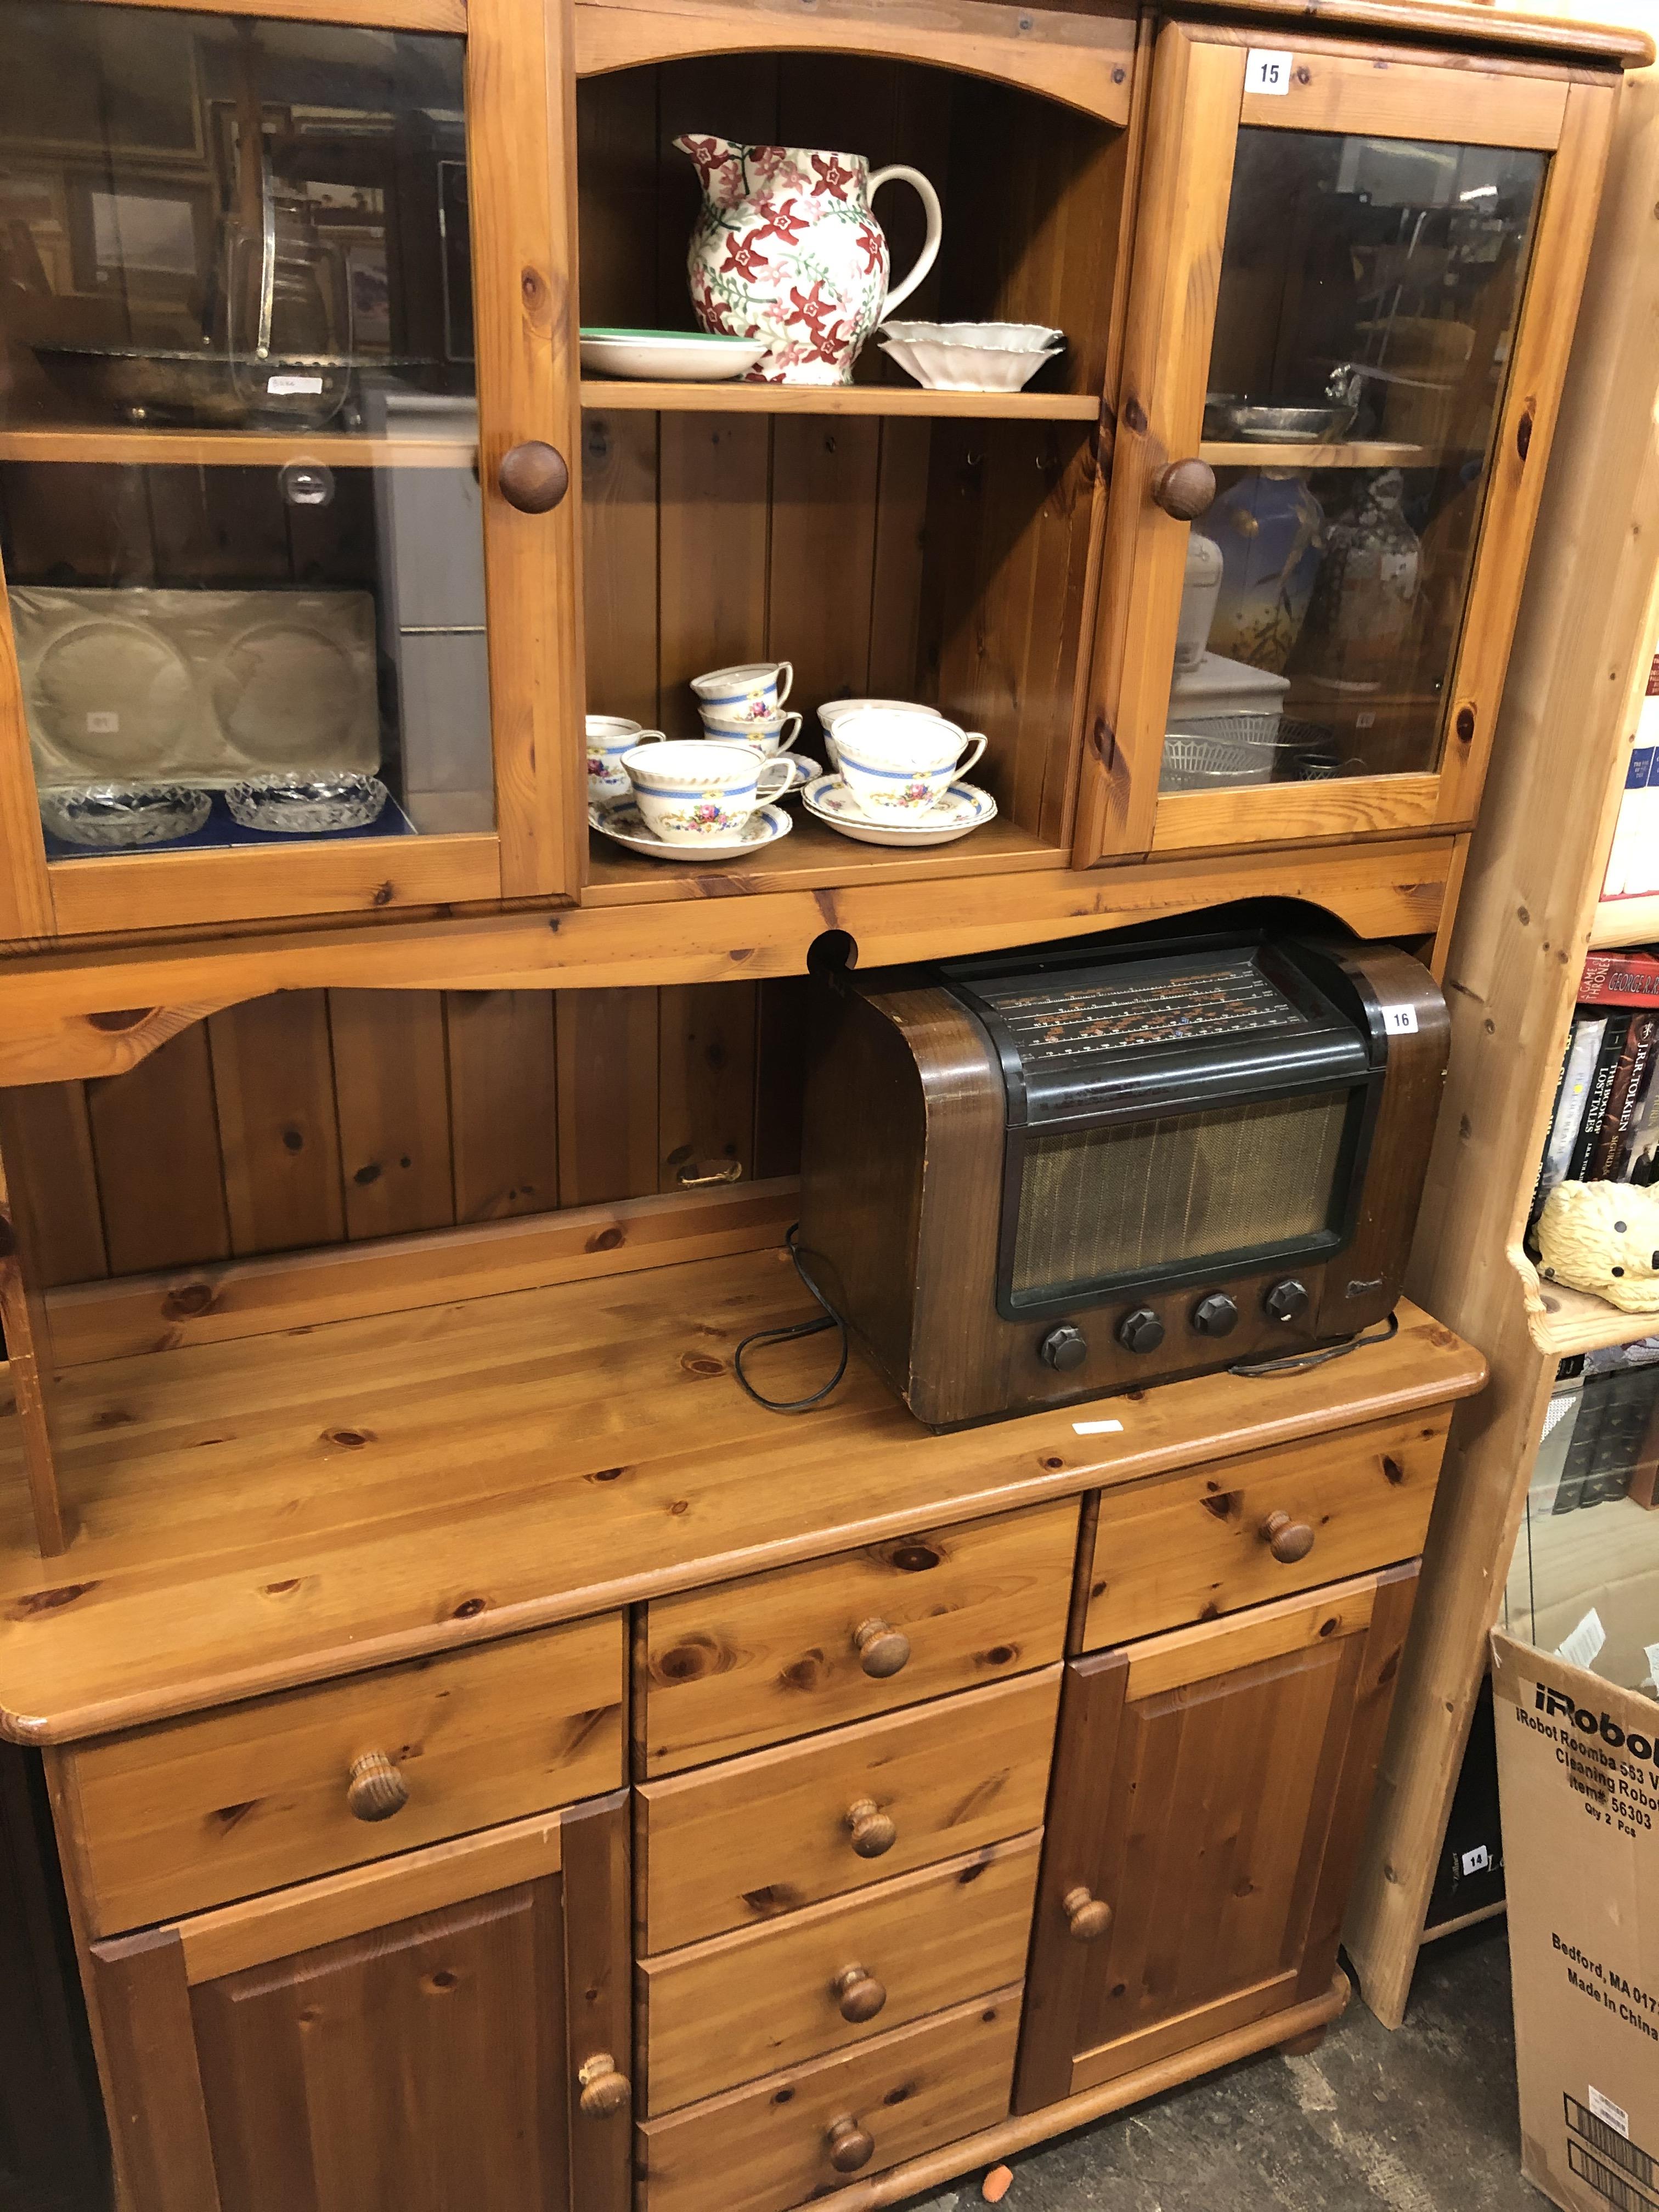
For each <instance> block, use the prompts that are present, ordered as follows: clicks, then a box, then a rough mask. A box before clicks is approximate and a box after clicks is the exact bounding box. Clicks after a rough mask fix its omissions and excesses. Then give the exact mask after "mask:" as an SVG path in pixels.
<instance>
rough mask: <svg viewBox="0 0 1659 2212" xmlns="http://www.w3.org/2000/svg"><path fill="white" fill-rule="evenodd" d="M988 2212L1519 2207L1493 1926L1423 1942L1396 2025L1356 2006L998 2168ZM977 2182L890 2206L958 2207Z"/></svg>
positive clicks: (1522, 2200)
mask: <svg viewBox="0 0 1659 2212" xmlns="http://www.w3.org/2000/svg"><path fill="white" fill-rule="evenodd" d="M1011 2163H1012V2166H1013V2169H1014V2184H1013V2187H1012V2189H1011V2190H1010V2191H1009V2192H1008V2194H1007V2196H1006V2197H1005V2198H1004V2199H1003V2203H1004V2206H1005V2208H1006V2212H1534V2208H1536V2207H1539V2206H1547V2203H1548V2200H1547V2198H1546V2197H1541V2196H1540V2195H1539V2193H1538V2191H1536V2190H1535V2189H1533V2188H1531V2187H1530V2186H1529V2185H1528V2184H1527V2183H1526V2182H1524V2181H1522V2179H1521V2173H1520V2141H1519V2130H1518V2128H1517V2124H1516V2107H1515V2039H1514V2032H1513V2025H1512V2022H1511V2019H1510V1970H1509V1950H1508V1947H1507V1944H1506V1942H1505V1939H1504V1923H1503V1921H1502V1920H1501V1919H1498V1920H1495V1921H1488V1922H1486V1923H1485V1924H1483V1925H1482V1926H1480V1927H1478V1928H1474V1929H1468V1930H1467V1931H1466V1932H1465V1933H1464V1934H1462V1935H1461V1936H1449V1937H1447V1938H1445V1939H1444V1940H1443V1941H1442V1942H1437V1943H1434V1944H1431V1946H1430V1947H1429V1948H1428V1949H1427V1950H1426V1951H1425V1953H1424V1954H1423V1957H1422V1960H1421V1962H1420V1964H1419V1967H1418V1972H1417V1982H1416V1986H1415V1988H1414V1990H1413V1997H1412V2007H1411V2011H1410V2013H1409V2015H1407V2021H1406V2025H1405V2027H1403V2028H1402V2029H1401V2031H1400V2032H1399V2033H1398V2034H1396V2035H1390V2034H1389V2033H1388V2032H1387V2030H1386V2029H1384V2028H1382V2027H1378V2026H1377V2023H1376V2021H1375V2020H1374V2019H1373V2018H1372V2017H1371V2015H1370V2013H1369V2012H1368V2011H1367V2010H1366V2009H1365V2008H1364V2005H1363V2004H1362V2003H1360V2002H1359V2001H1358V1998H1355V2000H1354V2001H1353V2002H1352V2003H1351V2004H1350V2006H1349V2008H1348V2009H1347V2012H1346V2014H1345V2015H1343V2017H1342V2018H1341V2019H1340V2021H1337V2022H1336V2023H1335V2025H1334V2027H1332V2028H1331V2029H1330V2030H1329V2032H1328V2033H1327V2035H1326V2038H1325V2040H1324V2042H1323V2043H1322V2045H1320V2047H1319V2049H1318V2050H1317V2051H1315V2052H1314V2053H1313V2054H1312V2055H1311V2057H1305V2058H1285V2057H1279V2055H1278V2054H1277V2053H1276V2052H1275V2053H1270V2054H1268V2055H1267V2056H1265V2057H1259V2058H1254V2059H1249V2060H1247V2061H1245V2062H1244V2063H1243V2064H1241V2065H1238V2066H1235V2067H1231V2068H1230V2069H1228V2070H1227V2071H1226V2072H1225V2073H1223V2074H1215V2075H1210V2076H1208V2077H1207V2078H1206V2080H1204V2081H1194V2082H1192V2083H1190V2084H1189V2085H1188V2087H1186V2088H1184V2089H1175V2090H1172V2091H1171V2092H1170V2093H1169V2095H1167V2096H1165V2097H1162V2098H1160V2099H1158V2101H1157V2102H1156V2103H1153V2104H1150V2105H1140V2106H1136V2107H1135V2108H1134V2109H1133V2111H1131V2112H1123V2113H1119V2114H1116V2115H1115V2116H1114V2117H1113V2118H1110V2119H1106V2120H1101V2121H1098V2122H1097V2124H1095V2125H1094V2126H1093V2127H1090V2128H1084V2129H1079V2131H1078V2132H1077V2133H1076V2134H1075V2135H1071V2136H1061V2137H1060V2139H1059V2140H1058V2141H1057V2142H1052V2143H1046V2144H1044V2145H1042V2147H1041V2148H1038V2149H1036V2150H1030V2151H1026V2152H1024V2154H1022V2155H1021V2156H1019V2157H1018V2158H1017V2159H1015V2160H1012V2161H1011ZM980 2179H981V2177H980V2176H979V2175H978V2174H974V2175H971V2176H970V2177H969V2179H967V2180H965V2181H963V2182H961V2183H958V2184H957V2185H955V2186H953V2187H951V2188H947V2189H945V2190H942V2191H939V2192H938V2193H937V2194H936V2195H933V2196H932V2197H924V2198H917V2199H915V2200H913V2203H912V2204H911V2206H910V2207H908V2208H907V2212H976V2208H977V2207H978V2206H979V2205H980V2204H981V2201H982V2200H981V2196H980V2188H979V2184H980Z"/></svg>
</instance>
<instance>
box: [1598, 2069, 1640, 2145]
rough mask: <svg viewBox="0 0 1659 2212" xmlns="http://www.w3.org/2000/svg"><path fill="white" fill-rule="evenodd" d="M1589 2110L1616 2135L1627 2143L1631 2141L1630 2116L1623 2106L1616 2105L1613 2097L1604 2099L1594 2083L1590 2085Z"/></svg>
mask: <svg viewBox="0 0 1659 2212" xmlns="http://www.w3.org/2000/svg"><path fill="white" fill-rule="evenodd" d="M1589 2108H1590V2110H1591V2112H1594V2113H1595V2117H1596V2118H1597V2119H1598V2120H1601V2122H1603V2123H1604V2124H1605V2125H1607V2127H1610V2128H1611V2129H1612V2130H1613V2133H1614V2134H1615V2135H1620V2136H1624V2138H1625V2140H1626V2142H1629V2141H1630V2114H1629V2113H1628V2112H1626V2110H1625V2108H1624V2106H1622V2105H1615V2104H1614V2103H1613V2100H1612V2098H1611V2097H1604V2096H1603V2095H1602V2094H1601V2091H1600V2090H1599V2089H1598V2088H1597V2087H1596V2086H1595V2082H1594V2081H1592V2082H1591V2083H1590V2085H1589Z"/></svg>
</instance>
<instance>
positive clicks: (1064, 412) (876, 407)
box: [581, 210, 1099, 422]
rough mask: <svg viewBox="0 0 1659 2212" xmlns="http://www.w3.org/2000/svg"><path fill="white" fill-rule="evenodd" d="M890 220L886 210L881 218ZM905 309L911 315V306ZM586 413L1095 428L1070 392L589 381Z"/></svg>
mask: <svg viewBox="0 0 1659 2212" xmlns="http://www.w3.org/2000/svg"><path fill="white" fill-rule="evenodd" d="M883 213H885V210H883ZM904 306H905V307H906V309H907V310H908V307H909V306H910V301H908V300H907V301H905V302H904ZM581 392H582V405H583V406H584V408H594V409H601V410H616V411H617V413H640V412H646V413H651V414H662V415H670V414H679V415H686V414H690V415H760V416H765V415H823V416H848V415H851V416H872V415H873V416H883V417H886V418H888V419H891V420H896V421H899V422H905V421H911V422H914V421H915V420H916V419H917V418H918V417H923V418H926V419H927V420H939V421H948V420H951V419H952V418H955V419H957V420H961V419H963V418H964V417H971V418H972V419H974V420H975V421H985V422H995V421H1000V420H1001V419H1002V418H1003V417H1005V416H1008V417H1012V418H1013V419H1015V420H1017V421H1022V422H1093V420H1094V419H1095V416H1096V415H1097V413H1098V411H1099V409H1098V405H1097V402H1096V401H1095V400H1094V399H1093V398H1091V397H1089V396H1088V395H1087V394H1086V393H1079V392H926V391H923V390H922V389H921V387H920V386H916V385H904V384H819V385H789V384H653V383H652V382H651V381H650V380H648V379H645V378H641V380H639V381H638V382H635V381H633V380H629V382H628V383H626V384H623V383H622V382H620V381H617V382H614V383H613V382H612V381H611V380H610V379H609V378H606V377H602V376H590V377H586V378H585V379H584V380H583V382H582V387H581Z"/></svg>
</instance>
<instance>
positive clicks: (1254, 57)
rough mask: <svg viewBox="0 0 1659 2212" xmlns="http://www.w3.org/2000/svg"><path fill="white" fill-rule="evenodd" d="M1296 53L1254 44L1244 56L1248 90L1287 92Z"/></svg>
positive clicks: (1245, 86)
mask: <svg viewBox="0 0 1659 2212" xmlns="http://www.w3.org/2000/svg"><path fill="white" fill-rule="evenodd" d="M1295 59H1296V57H1295V55H1294V54H1281V53H1276V52H1274V51H1273V48H1272V47H1271V46H1252V47H1251V48H1250V51H1249V53H1248V54H1246V55H1245V57H1244V89H1245V91H1246V92H1271V93H1287V92H1289V90H1290V88H1291V64H1292V63H1293V62H1294V60H1295Z"/></svg>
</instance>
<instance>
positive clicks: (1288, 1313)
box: [1261, 1275, 1308, 1321]
mask: <svg viewBox="0 0 1659 2212" xmlns="http://www.w3.org/2000/svg"><path fill="white" fill-rule="evenodd" d="M1261 1304H1262V1310H1263V1311H1264V1312H1265V1313H1266V1314H1267V1317H1268V1319H1269V1320H1271V1321H1300V1320H1301V1318H1302V1316H1303V1315H1304V1313H1306V1312H1307V1310H1308V1285H1306V1284H1305V1283H1299V1282H1298V1281H1297V1279H1296V1277H1295V1276H1294V1275H1286V1276H1285V1279H1284V1280H1283V1282H1279V1283H1270V1284H1269V1285H1268V1286H1267V1290H1266V1291H1265V1292H1264V1293H1263V1295H1262V1299H1261Z"/></svg>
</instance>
